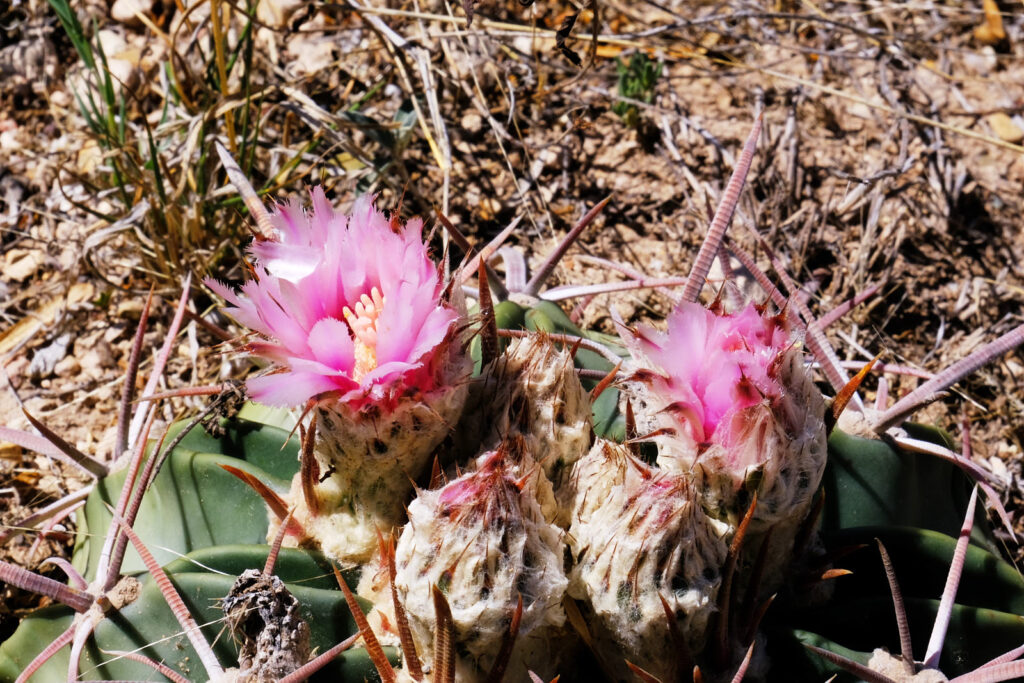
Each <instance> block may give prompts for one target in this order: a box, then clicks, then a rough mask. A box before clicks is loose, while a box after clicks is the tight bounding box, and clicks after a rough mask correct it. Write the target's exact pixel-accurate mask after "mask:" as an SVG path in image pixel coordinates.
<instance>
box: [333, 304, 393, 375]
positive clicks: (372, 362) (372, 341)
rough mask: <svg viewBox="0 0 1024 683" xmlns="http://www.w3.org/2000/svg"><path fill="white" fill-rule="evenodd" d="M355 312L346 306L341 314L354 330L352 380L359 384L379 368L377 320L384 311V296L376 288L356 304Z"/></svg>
mask: <svg viewBox="0 0 1024 683" xmlns="http://www.w3.org/2000/svg"><path fill="white" fill-rule="evenodd" d="M354 308H355V312H353V311H352V309H351V308H349V307H348V306H346V307H345V308H344V309H342V311H341V314H342V315H343V316H344V318H345V322H347V323H348V326H349V328H350V329H351V330H352V341H353V343H354V344H355V360H356V362H355V367H353V368H352V379H354V380H355V381H357V382H359V381H361V380H362V379H363V377H364V376H365V375H366V373H368V372H370V371H371V370H373V369H374V368H376V367H377V318H378V317H379V316H380V313H381V311H383V310H384V295H383V294H381V293H380V290H379V289H377V288H376V287H374V288H373V289H371V290H370V294H369V295H367V294H363V295H362V296H361V297H359V301H357V302H356V303H355V306H354Z"/></svg>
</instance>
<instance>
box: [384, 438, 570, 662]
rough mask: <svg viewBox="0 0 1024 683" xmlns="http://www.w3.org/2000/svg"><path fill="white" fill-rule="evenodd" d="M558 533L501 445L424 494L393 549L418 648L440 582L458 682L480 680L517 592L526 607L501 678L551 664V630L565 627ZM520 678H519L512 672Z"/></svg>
mask: <svg viewBox="0 0 1024 683" xmlns="http://www.w3.org/2000/svg"><path fill="white" fill-rule="evenodd" d="M562 535H563V532H562V531H561V530H560V529H558V528H557V527H556V526H554V525H552V524H549V523H548V522H547V521H545V519H544V517H543V515H542V513H541V511H540V507H539V505H538V504H537V501H536V500H535V498H534V496H532V495H530V494H529V493H528V492H525V491H523V490H522V488H521V483H520V482H519V481H517V480H516V479H515V478H513V476H512V475H511V473H510V472H509V471H508V466H507V463H506V460H505V457H504V454H503V453H502V452H501V451H500V450H498V451H495V452H492V453H490V454H489V455H487V456H485V457H484V458H483V459H482V462H481V463H480V466H479V467H478V468H477V469H476V470H475V471H473V472H470V473H467V474H464V475H462V476H461V477H459V478H458V479H455V480H453V481H451V482H449V483H448V484H446V485H445V486H443V487H442V488H440V489H436V490H433V491H421V492H420V494H419V496H418V497H417V498H416V499H415V500H414V501H413V502H412V504H411V505H410V506H409V523H408V524H407V525H406V526H405V528H404V529H403V531H402V535H401V537H400V538H399V541H398V545H397V547H396V550H395V562H396V568H397V575H396V579H395V586H396V588H397V590H398V594H399V598H400V600H401V602H402V604H403V605H404V607H405V610H406V612H407V614H408V617H409V623H410V626H411V628H412V632H413V638H414V640H415V642H416V647H417V651H418V652H419V653H420V655H421V657H422V658H423V659H424V660H425V661H426V662H427V663H428V664H429V663H430V662H431V661H432V660H433V658H434V653H433V652H432V649H431V648H432V644H433V636H434V631H435V612H434V602H433V597H432V590H433V587H434V586H437V587H438V588H439V589H440V590H441V591H442V592H443V593H444V595H445V597H446V598H447V600H448V604H449V606H450V608H451V613H452V618H453V621H454V625H455V636H454V637H455V640H456V643H457V647H456V651H457V652H458V653H459V660H460V661H459V671H460V672H461V673H460V674H459V676H458V678H459V679H460V680H478V679H482V678H483V677H485V676H486V675H487V673H488V672H489V671H490V668H491V667H492V666H493V664H494V661H495V658H496V656H497V654H498V652H499V650H500V649H501V646H502V643H503V642H504V639H505V638H506V637H507V634H508V630H509V623H510V621H511V619H512V615H513V613H514V611H515V609H516V605H517V604H518V600H519V599H520V597H521V598H522V602H523V612H522V617H521V620H520V625H519V635H518V638H517V639H516V642H515V648H514V649H513V651H512V659H511V660H510V662H509V668H508V675H507V680H522V679H525V676H526V669H527V668H532V669H533V670H535V671H538V672H545V671H548V670H549V669H550V668H551V667H553V666H557V663H558V658H557V656H556V655H557V653H558V648H557V647H554V646H553V645H552V643H554V642H555V639H554V638H553V635H554V634H555V633H559V634H560V633H562V631H563V630H564V622H565V613H564V611H563V609H562V599H563V596H564V594H565V589H566V585H567V583H568V579H567V578H566V576H565V573H564V571H563V569H562V563H563V557H562V548H563V541H562ZM517 676H519V677H518V678H517Z"/></svg>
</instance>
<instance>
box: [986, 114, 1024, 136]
mask: <svg viewBox="0 0 1024 683" xmlns="http://www.w3.org/2000/svg"><path fill="white" fill-rule="evenodd" d="M988 125H990V126H992V130H993V131H995V134H996V135H998V136H999V138H1000V139H1002V140H1006V141H1007V142H1014V143H1016V142H1020V141H1021V140H1024V130H1022V129H1021V127H1020V126H1018V125H1017V124H1016V122H1014V120H1013V119H1012V118H1010V117H1009V116H1008V115H1007V114H1004V113H1003V112H996V113H995V114H992V115H991V116H989V117H988Z"/></svg>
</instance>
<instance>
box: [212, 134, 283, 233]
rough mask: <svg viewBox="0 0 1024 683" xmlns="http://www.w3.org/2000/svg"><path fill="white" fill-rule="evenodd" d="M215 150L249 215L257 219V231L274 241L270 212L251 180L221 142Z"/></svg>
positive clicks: (216, 143)
mask: <svg viewBox="0 0 1024 683" xmlns="http://www.w3.org/2000/svg"><path fill="white" fill-rule="evenodd" d="M214 149H216V150H217V156H219V157H220V162H221V163H222V164H224V170H225V171H227V174H228V180H229V181H231V185H232V186H234V188H235V191H236V192H238V194H239V195H240V196H241V197H242V201H244V202H245V208H247V209H249V213H250V214H251V215H252V217H253V218H254V219H256V229H257V230H256V231H257V233H258V234H259V235H260V236H261V237H262V238H263V239H268V240H269V239H273V238H274V236H275V235H276V234H277V231H276V230H275V229H274V224H273V222H272V221H271V220H270V212H269V211H267V207H265V206H264V205H263V202H262V201H261V200H260V197H259V195H258V194H256V190H254V189H253V187H252V185H251V184H250V183H249V179H248V178H247V177H246V176H245V173H244V172H243V171H242V169H241V168H240V167H239V166H238V163H237V162H236V161H235V159H234V157H232V156H231V152H229V151H228V150H227V149H226V148H225V147H224V145H222V144H221V143H220V142H215V143H214Z"/></svg>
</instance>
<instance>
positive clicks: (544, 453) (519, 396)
mask: <svg viewBox="0 0 1024 683" xmlns="http://www.w3.org/2000/svg"><path fill="white" fill-rule="evenodd" d="M471 391H472V395H471V397H470V399H469V401H470V402H471V403H472V404H473V405H474V406H476V407H477V409H476V410H474V411H473V412H472V415H468V416H467V424H465V425H464V427H465V429H462V428H460V431H461V432H463V434H462V435H461V436H462V437H463V438H465V439H466V440H467V441H468V442H469V444H468V445H467V448H469V449H472V450H473V451H474V452H478V451H477V449H478V448H479V444H483V446H484V447H485V448H496V447H497V446H498V444H499V443H501V442H502V441H506V442H508V443H511V442H512V441H513V440H515V439H517V438H521V439H522V441H521V444H522V447H521V448H519V449H517V451H518V452H517V453H516V454H515V455H516V457H515V458H513V459H512V465H513V467H514V470H513V471H514V472H515V473H516V474H515V476H517V477H518V476H523V475H526V474H531V473H535V474H534V476H533V477H531V479H530V480H529V485H530V487H531V488H533V489H534V490H535V493H536V495H537V497H538V500H539V501H540V503H541V508H542V510H543V512H544V515H545V517H546V518H547V519H548V520H549V521H553V522H555V523H556V524H558V525H559V526H561V527H563V528H565V527H568V525H569V509H570V507H571V505H572V498H573V490H572V477H571V476H570V475H571V472H572V466H573V464H574V463H575V462H576V461H577V460H579V459H580V458H581V457H583V455H584V454H585V453H586V452H587V450H588V449H589V448H590V440H591V434H592V431H593V430H592V416H591V407H590V399H589V396H588V395H587V391H586V390H585V389H584V388H583V385H582V384H580V380H579V377H578V376H577V374H576V370H575V367H574V365H573V361H572V356H571V355H570V354H569V352H568V351H566V350H565V349H561V348H559V347H558V346H556V345H555V344H554V343H553V342H552V341H551V339H550V338H549V337H547V336H546V335H544V334H542V333H538V334H535V335H531V336H529V337H524V338H521V339H514V340H513V341H512V342H511V343H510V344H509V346H508V348H507V349H506V350H505V351H504V352H503V353H502V354H501V355H500V356H498V357H497V358H496V359H494V361H492V362H491V364H490V365H488V366H487V367H486V368H485V369H484V371H483V373H482V381H481V382H479V383H478V384H477V385H476V386H474V387H473V389H472V390H471ZM471 421H472V422H474V424H468V422H471ZM460 427H461V426H460Z"/></svg>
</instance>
